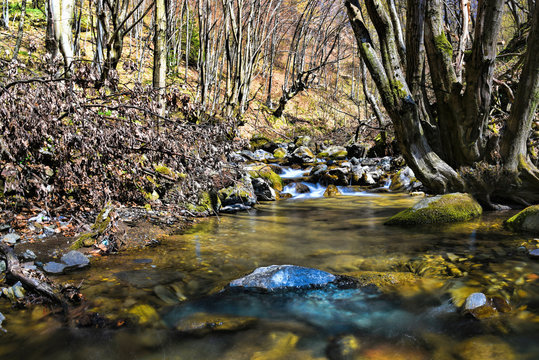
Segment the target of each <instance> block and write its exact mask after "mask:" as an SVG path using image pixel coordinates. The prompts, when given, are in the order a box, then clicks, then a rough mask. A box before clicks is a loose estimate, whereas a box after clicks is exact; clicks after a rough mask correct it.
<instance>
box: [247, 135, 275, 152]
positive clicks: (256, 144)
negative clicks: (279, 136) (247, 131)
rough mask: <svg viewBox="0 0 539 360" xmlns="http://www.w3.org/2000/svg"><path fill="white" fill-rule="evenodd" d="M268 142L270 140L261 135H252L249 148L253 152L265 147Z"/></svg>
mask: <svg viewBox="0 0 539 360" xmlns="http://www.w3.org/2000/svg"><path fill="white" fill-rule="evenodd" d="M269 142H270V140H269V139H268V138H267V137H265V136H263V135H254V136H253V137H252V138H251V141H250V143H251V148H252V149H253V150H256V149H260V148H261V147H262V146H264V145H266V144H267V143H269Z"/></svg>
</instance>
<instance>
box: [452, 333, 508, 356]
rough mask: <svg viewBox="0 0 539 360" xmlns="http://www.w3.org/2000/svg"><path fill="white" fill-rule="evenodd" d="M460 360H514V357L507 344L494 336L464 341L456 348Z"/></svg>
mask: <svg viewBox="0 0 539 360" xmlns="http://www.w3.org/2000/svg"><path fill="white" fill-rule="evenodd" d="M457 353H458V355H459V358H461V359H462V360H484V359H489V360H514V359H516V355H515V353H514V351H513V349H512V348H511V346H509V345H508V344H507V343H505V342H504V341H503V340H502V339H501V338H498V337H495V336H489V335H487V336H478V337H474V338H471V339H468V340H465V341H464V342H462V343H461V344H460V345H459V346H458V347H457Z"/></svg>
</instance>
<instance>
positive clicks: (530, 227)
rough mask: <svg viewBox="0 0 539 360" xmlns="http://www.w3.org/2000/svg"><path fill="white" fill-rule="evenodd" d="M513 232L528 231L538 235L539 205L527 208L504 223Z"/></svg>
mask: <svg viewBox="0 0 539 360" xmlns="http://www.w3.org/2000/svg"><path fill="white" fill-rule="evenodd" d="M505 226H506V227H507V228H508V229H510V230H513V231H528V232H532V233H535V234H539V205H534V206H530V207H527V208H526V209H524V210H522V211H521V212H519V213H518V214H516V215H515V216H513V217H512V218H510V219H509V220H507V221H506V222H505Z"/></svg>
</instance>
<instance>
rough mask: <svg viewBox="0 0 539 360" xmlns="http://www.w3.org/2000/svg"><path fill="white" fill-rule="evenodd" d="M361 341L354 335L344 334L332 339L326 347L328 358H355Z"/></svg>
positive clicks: (348, 359)
mask: <svg viewBox="0 0 539 360" xmlns="http://www.w3.org/2000/svg"><path fill="white" fill-rule="evenodd" d="M360 349H361V342H360V341H359V339H358V338H357V337H355V336H354V335H344V336H339V337H337V338H335V339H332V340H331V342H330V343H329V345H328V347H327V349H326V355H327V356H328V358H329V359H330V360H355V359H357V358H358V357H359V351H360Z"/></svg>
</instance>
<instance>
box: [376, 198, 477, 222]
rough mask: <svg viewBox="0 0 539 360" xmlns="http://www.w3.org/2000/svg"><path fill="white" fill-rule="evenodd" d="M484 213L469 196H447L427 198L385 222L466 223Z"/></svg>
mask: <svg viewBox="0 0 539 360" xmlns="http://www.w3.org/2000/svg"><path fill="white" fill-rule="evenodd" d="M482 212H483V209H482V208H481V205H479V203H478V202H477V201H476V200H475V199H474V198H473V197H472V196H471V195H469V194H461V193H454V194H447V195H438V196H433V197H429V198H425V199H423V200H421V201H419V202H418V203H417V204H415V205H414V206H412V207H411V208H409V209H406V210H404V211H401V212H400V213H398V214H396V215H394V216H392V217H391V218H390V219H389V220H387V221H386V222H385V224H386V225H418V224H440V223H450V222H458V221H466V220H470V219H473V218H475V217H478V216H479V215H481V213H482Z"/></svg>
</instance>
